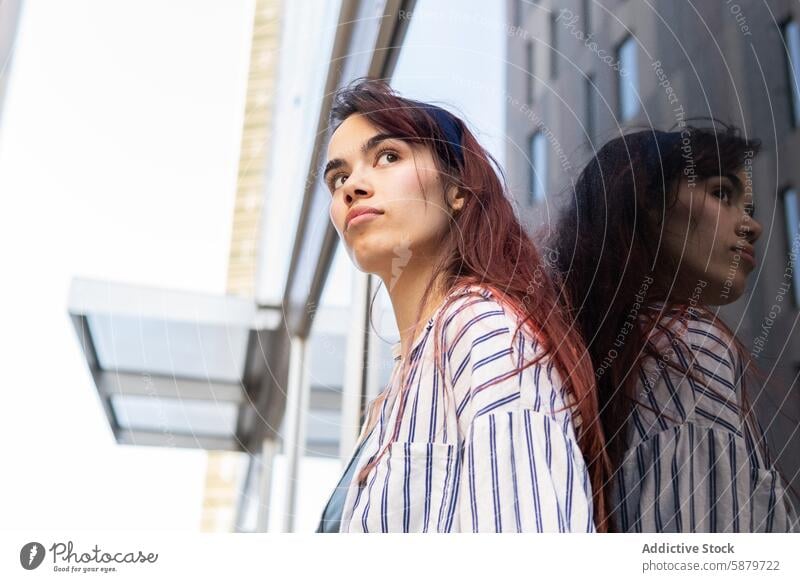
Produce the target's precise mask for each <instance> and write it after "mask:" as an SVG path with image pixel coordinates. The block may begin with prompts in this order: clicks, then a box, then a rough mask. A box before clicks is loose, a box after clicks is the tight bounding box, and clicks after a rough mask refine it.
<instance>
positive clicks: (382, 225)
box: [323, 114, 451, 280]
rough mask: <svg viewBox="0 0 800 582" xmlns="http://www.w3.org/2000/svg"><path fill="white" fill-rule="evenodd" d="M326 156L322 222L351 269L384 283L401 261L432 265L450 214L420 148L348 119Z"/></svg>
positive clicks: (425, 150) (433, 170)
mask: <svg viewBox="0 0 800 582" xmlns="http://www.w3.org/2000/svg"><path fill="white" fill-rule="evenodd" d="M327 156H328V160H329V161H328V163H327V164H326V171H325V174H324V176H323V178H324V180H325V183H326V185H327V187H328V191H329V192H330V193H331V201H330V219H331V222H332V223H333V225H334V227H336V230H337V232H338V233H339V236H340V237H341V239H342V241H343V242H344V244H345V247H346V248H347V252H348V254H349V255H350V258H351V260H352V261H353V262H354V264H355V265H356V267H358V268H359V269H360V270H361V271H364V272H367V273H373V274H376V275H379V276H381V277H382V278H383V279H384V280H388V278H389V277H391V276H393V270H397V268H398V266H399V267H404V266H406V265H407V264H408V263H409V261H412V260H413V261H415V262H416V263H419V262H420V261H422V262H425V261H430V262H431V263H432V262H433V261H434V260H435V259H436V258H438V253H439V252H440V243H441V240H442V237H443V236H444V234H445V233H446V232H447V229H448V228H449V217H450V214H451V210H450V208H448V206H447V204H446V203H445V200H444V193H443V186H442V181H441V178H440V174H439V170H438V169H437V168H436V166H435V164H434V159H433V155H432V153H431V151H430V150H429V149H428V148H427V147H424V146H422V145H418V144H413V143H411V142H407V141H404V140H401V139H398V138H392V137H391V136H390V135H388V134H386V132H384V131H383V130H381V129H379V128H377V127H375V126H374V125H372V124H371V123H370V122H369V121H368V120H367V119H366V118H365V117H364V116H362V115H360V114H354V115H351V116H350V117H348V118H347V119H345V120H344V122H342V124H341V125H340V126H339V127H338V128H337V129H336V131H335V132H334V133H333V136H332V137H331V141H330V144H329V145H328V151H327ZM364 210H369V211H370V212H369V213H365V214H360V215H357V216H356V214H357V213H358V212H360V211H364Z"/></svg>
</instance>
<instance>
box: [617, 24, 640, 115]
mask: <svg viewBox="0 0 800 582" xmlns="http://www.w3.org/2000/svg"><path fill="white" fill-rule="evenodd" d="M637 55H638V53H637V50H636V40H635V39H634V37H632V36H629V37H627V38H626V39H625V40H624V41H622V42H621V43H620V45H619V48H618V49H617V62H618V63H619V72H618V73H617V75H618V76H617V79H618V86H617V94H618V100H619V101H618V106H619V117H620V120H621V121H623V122H625V121H630V120H631V119H632V118H633V117H635V116H636V114H637V113H639V70H638V66H639V59H638V56H637Z"/></svg>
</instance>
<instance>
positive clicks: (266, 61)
mask: <svg viewBox="0 0 800 582" xmlns="http://www.w3.org/2000/svg"><path fill="white" fill-rule="evenodd" d="M280 18H281V1H280V0H256V5H255V11H254V15H253V37H252V40H251V48H250V70H249V75H248V79H247V94H246V102H245V113H244V127H243V128H242V143H241V149H240V153H239V171H238V178H237V185H236V201H235V203H234V215H233V229H232V233H231V247H230V256H229V261H228V284H227V292H228V293H229V294H231V295H241V296H244V297H250V298H254V295H255V274H256V266H257V258H258V241H259V238H260V227H261V208H262V200H263V199H264V187H265V175H264V171H265V170H264V168H265V167H266V160H267V156H268V153H269V152H268V145H269V143H270V128H271V125H272V100H273V96H274V95H275V84H276V81H277V67H276V65H277V51H278V47H279V46H280V39H279V34H280ZM241 457H242V455H241V454H240V453H229V452H223V451H211V452H209V453H208V468H207V470H206V480H205V494H204V497H203V513H202V518H201V529H202V530H203V531H232V530H233V528H234V521H235V518H236V509H237V501H238V495H239V491H240V489H241V481H242V479H243V478H244V466H245V465H244V462H243V461H244V460H243V459H242V458H241Z"/></svg>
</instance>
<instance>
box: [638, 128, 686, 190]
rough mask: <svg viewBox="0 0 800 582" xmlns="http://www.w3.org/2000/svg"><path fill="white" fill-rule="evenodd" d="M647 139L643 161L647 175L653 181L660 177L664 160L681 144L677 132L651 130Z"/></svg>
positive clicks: (679, 135)
mask: <svg viewBox="0 0 800 582" xmlns="http://www.w3.org/2000/svg"><path fill="white" fill-rule="evenodd" d="M647 137H648V139H647V149H646V151H645V155H644V160H645V165H646V168H647V171H648V173H649V174H650V176H651V177H652V179H653V180H657V179H658V178H660V177H661V172H662V167H663V165H664V158H666V157H667V156H668V155H670V154H671V153H672V152H673V151H674V150H675V149H676V148H677V146H678V145H679V144H680V143H681V134H680V132H679V131H659V130H657V129H656V130H653V131H652V133H650V134H649V135H648V136H647Z"/></svg>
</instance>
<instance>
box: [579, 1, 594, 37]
mask: <svg viewBox="0 0 800 582" xmlns="http://www.w3.org/2000/svg"><path fill="white" fill-rule="evenodd" d="M581 12H582V13H583V32H585V33H587V34H588V33H590V32H592V0H581Z"/></svg>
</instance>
